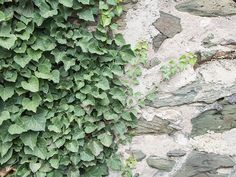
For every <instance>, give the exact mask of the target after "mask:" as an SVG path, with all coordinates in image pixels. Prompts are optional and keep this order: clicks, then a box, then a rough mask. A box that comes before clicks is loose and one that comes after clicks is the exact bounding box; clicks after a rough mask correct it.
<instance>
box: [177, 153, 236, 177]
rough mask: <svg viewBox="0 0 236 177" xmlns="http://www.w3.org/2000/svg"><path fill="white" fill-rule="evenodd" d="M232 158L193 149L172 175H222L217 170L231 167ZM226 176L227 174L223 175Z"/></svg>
mask: <svg viewBox="0 0 236 177" xmlns="http://www.w3.org/2000/svg"><path fill="white" fill-rule="evenodd" d="M234 165H235V163H234V162H233V160H232V159H231V158H230V157H228V156H224V155H218V154H214V153H205V152H198V151H193V152H191V153H190V154H189V156H188V158H187V160H186V162H185V163H184V164H183V166H182V168H180V170H179V171H178V172H177V173H176V174H175V175H174V176H173V177H213V176H214V177H222V174H218V172H217V170H218V169H220V168H232V167H233V166H234ZM223 176H224V177H227V176H228V175H223Z"/></svg>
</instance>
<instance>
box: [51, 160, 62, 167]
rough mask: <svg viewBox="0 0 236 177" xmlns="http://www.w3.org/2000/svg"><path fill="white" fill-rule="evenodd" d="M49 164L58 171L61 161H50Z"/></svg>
mask: <svg viewBox="0 0 236 177" xmlns="http://www.w3.org/2000/svg"><path fill="white" fill-rule="evenodd" d="M49 163H50V165H51V166H52V167H53V168H55V169H58V167H59V163H60V161H59V159H50V160H49Z"/></svg>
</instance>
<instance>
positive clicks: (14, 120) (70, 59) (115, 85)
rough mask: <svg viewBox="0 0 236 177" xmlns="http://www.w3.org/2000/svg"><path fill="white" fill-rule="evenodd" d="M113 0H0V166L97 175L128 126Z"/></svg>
mask: <svg viewBox="0 0 236 177" xmlns="http://www.w3.org/2000/svg"><path fill="white" fill-rule="evenodd" d="M119 3H120V2H119V0H53V1H52V0H0V129H1V133H0V169H1V168H4V167H8V166H14V167H15V168H16V172H15V173H14V174H12V175H13V176H15V177H23V176H24V177H26V176H36V177H53V176H55V177H62V176H68V177H78V176H81V177H95V176H96V177H102V176H106V175H107V174H108V166H114V164H112V163H113V161H112V158H113V157H114V153H115V152H116V149H117V144H118V143H119V142H121V141H123V140H124V139H125V135H126V134H127V132H128V130H129V129H130V128H133V127H135V125H136V116H135V113H134V111H133V110H130V109H127V107H126V104H127V102H126V100H127V99H126V98H127V96H128V94H129V93H130V92H129V91H130V89H129V88H127V87H126V86H124V84H123V83H122V82H121V81H120V79H119V78H120V77H122V76H123V74H124V66H125V65H126V64H127V63H128V62H129V61H130V60H131V59H132V58H133V57H135V54H134V52H133V51H132V49H131V48H130V45H127V44H126V43H125V41H124V39H123V37H122V35H121V34H116V35H113V34H112V31H113V30H114V29H116V28H117V24H116V23H114V20H113V19H114V18H117V17H118V16H120V15H121V13H122V7H121V6H120V5H119Z"/></svg>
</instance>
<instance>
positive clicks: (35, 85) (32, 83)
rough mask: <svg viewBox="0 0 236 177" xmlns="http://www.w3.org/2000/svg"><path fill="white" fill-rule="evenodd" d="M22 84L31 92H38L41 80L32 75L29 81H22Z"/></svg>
mask: <svg viewBox="0 0 236 177" xmlns="http://www.w3.org/2000/svg"><path fill="white" fill-rule="evenodd" d="M21 86H22V87H23V88H24V89H25V90H28V91H30V92H38V91H39V80H38V78H37V77H35V76H32V77H31V78H30V79H29V80H28V82H26V81H22V82H21Z"/></svg>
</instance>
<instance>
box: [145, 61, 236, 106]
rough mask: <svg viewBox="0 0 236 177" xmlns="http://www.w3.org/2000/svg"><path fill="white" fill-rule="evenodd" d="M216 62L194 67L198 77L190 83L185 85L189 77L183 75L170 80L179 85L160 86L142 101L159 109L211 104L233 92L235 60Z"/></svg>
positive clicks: (235, 77) (235, 71) (235, 78)
mask: <svg viewBox="0 0 236 177" xmlns="http://www.w3.org/2000/svg"><path fill="white" fill-rule="evenodd" d="M214 60H216V59H214ZM217 60H219V61H210V62H209V61H208V63H204V65H201V66H200V67H199V68H197V69H196V71H195V73H196V75H197V76H196V78H195V79H194V80H192V81H191V82H187V83H185V82H184V80H186V78H189V77H191V76H190V75H188V76H186V75H183V77H182V78H181V77H179V79H178V80H177V79H175V78H173V79H175V82H177V84H178V85H180V84H181V85H180V86H179V87H177V88H174V89H169V88H173V82H170V84H169V83H168V82H167V84H166V87H163V85H162V87H160V88H159V89H158V90H157V91H156V93H154V94H153V99H150V98H149V99H147V100H145V102H146V105H147V106H151V107H155V108H160V107H170V106H180V105H185V104H192V103H206V104H211V103H214V102H215V101H217V100H218V99H221V98H224V97H227V96H230V95H232V94H234V93H236V60H235V59H230V60H226V59H224V60H220V59H218V58H217ZM187 74H189V73H187ZM190 74H193V73H190ZM182 82H183V84H182ZM177 84H176V85H177Z"/></svg>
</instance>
